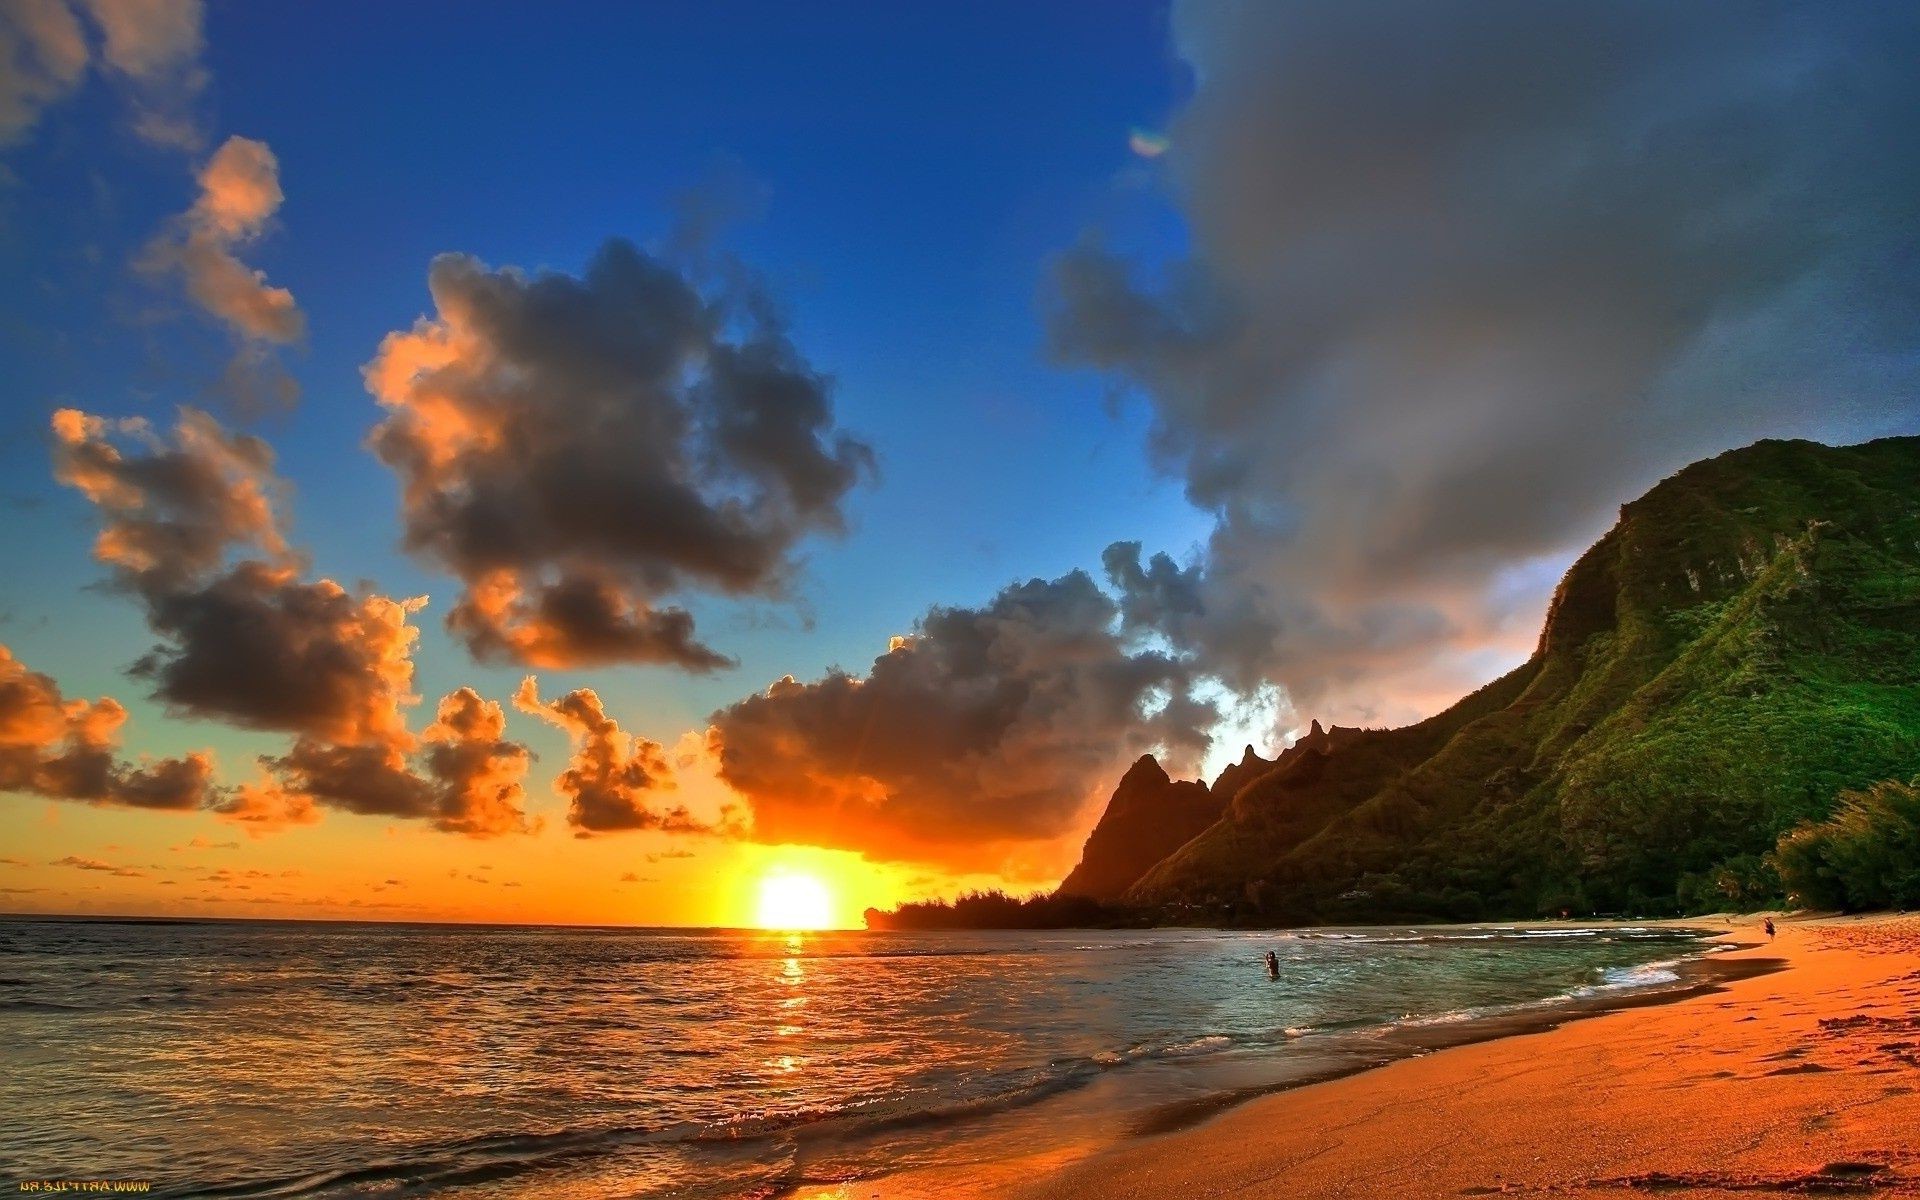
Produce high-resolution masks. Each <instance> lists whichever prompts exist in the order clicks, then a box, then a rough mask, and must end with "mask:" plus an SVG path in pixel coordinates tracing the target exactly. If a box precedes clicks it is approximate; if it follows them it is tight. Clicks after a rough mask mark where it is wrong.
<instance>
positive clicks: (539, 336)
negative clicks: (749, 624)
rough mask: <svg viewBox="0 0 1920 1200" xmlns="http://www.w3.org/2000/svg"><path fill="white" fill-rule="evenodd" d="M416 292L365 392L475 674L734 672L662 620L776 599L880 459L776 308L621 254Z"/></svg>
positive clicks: (457, 265)
mask: <svg viewBox="0 0 1920 1200" xmlns="http://www.w3.org/2000/svg"><path fill="white" fill-rule="evenodd" d="M428 286H429V288H430V290H431V291H432V294H433V300H434V305H435V309H436V315H435V316H433V317H432V318H422V319H421V320H419V321H418V322H417V323H416V324H415V325H414V327H413V328H412V329H410V330H406V331H402V332H396V333H392V334H389V335H388V336H387V337H386V339H385V340H384V341H383V342H382V343H381V346H380V350H379V353H378V354H377V355H376V356H375V357H374V359H373V361H372V362H370V363H369V364H368V365H367V367H366V370H365V375H366V381H367V387H368V389H369V391H371V392H372V394H373V395H374V397H375V398H376V399H378V400H379V402H380V403H381V404H382V405H383V406H385V407H386V409H387V410H388V415H387V417H386V419H385V420H384V421H383V422H382V423H381V424H380V426H379V427H378V428H377V429H376V430H375V431H374V433H373V436H372V439H371V444H372V447H373V449H374V451H375V453H376V454H378V455H379V457H380V459H381V461H383V462H385V463H386V464H387V465H388V466H389V467H391V468H392V469H393V471H394V472H395V473H396V474H397V475H398V476H399V478H400V481H401V483H402V485H403V492H402V497H403V499H402V511H403V515H404V518H405V523H406V535H405V544H406V547H407V549H408V550H409V551H411V552H413V553H414V554H416V555H419V556H421V557H422V558H424V559H426V560H428V561H430V562H433V563H435V564H437V565H439V566H441V567H444V568H446V569H447V570H449V571H451V572H452V573H453V574H454V575H456V576H457V577H459V578H460V579H461V581H462V582H463V583H464V585H465V589H466V590H465V593H464V594H463V595H462V597H461V598H460V600H459V602H458V603H457V604H456V605H455V606H454V607H453V609H452V610H451V612H450V613H449V615H448V626H449V628H450V629H451V630H452V631H453V632H454V634H455V635H456V636H458V637H460V638H461V639H462V640H464V641H465V643H466V644H467V646H468V647H469V649H470V650H471V651H472V652H473V654H474V655H475V656H476V657H478V658H480V659H483V660H488V661H511V662H518V663H522V664H526V665H531V666H544V667H562V666H578V665H585V664H596V663H614V662H638V663H665V664H671V665H673V666H677V667H680V668H683V669H685V670H689V671H694V672H708V671H713V670H715V669H718V668H720V667H723V666H727V665H729V663H730V661H731V660H729V659H727V658H726V657H725V656H724V655H722V654H720V653H719V652H718V651H716V650H714V649H712V648H711V647H708V646H707V645H705V644H704V643H702V642H701V641H700V640H699V639H698V638H697V636H696V635H695V632H694V627H693V618H692V617H691V616H690V615H689V614H688V612H687V611H686V610H685V609H684V608H681V607H677V606H674V605H672V604H668V603H665V602H667V601H668V600H670V599H671V598H673V597H678V596H682V595H686V594H689V593H714V594H720V595H730V596H740V595H779V594H781V593H782V592H783V590H784V588H785V587H786V585H787V582H788V578H789V576H790V574H791V571H792V566H793V563H792V554H793V551H794V549H795V547H796V545H797V544H798V542H799V541H800V540H801V539H802V538H803V537H804V536H805V535H807V534H809V533H814V532H820V533H828V534H835V533H839V532H841V531H842V530H843V529H844V527H845V515H844V513H843V511H842V504H843V502H844V500H845V498H846V496H847V494H848V492H849V491H850V490H851V489H852V487H853V486H854V484H855V483H856V482H857V481H858V480H859V478H860V477H861V475H862V474H863V473H864V472H866V471H868V470H869V469H870V468H871V466H872V461H873V459H872V453H871V451H870V450H868V448H867V447H866V446H865V445H863V444H862V443H860V442H858V441H856V440H855V439H854V438H852V437H851V436H849V435H848V434H846V433H844V432H841V431H839V430H837V429H836V428H835V427H834V425H833V411H832V405H831V402H830V398H829V393H830V383H829V381H828V380H827V379H826V378H825V377H824V376H822V375H820V374H819V373H818V372H817V371H815V370H814V369H813V368H812V367H811V366H810V365H809V364H808V363H807V362H806V361H805V360H804V359H803V358H802V357H801V356H800V354H799V352H798V351H797V350H796V349H795V348H794V346H793V345H792V343H791V342H790V341H789V340H788V339H787V337H786V335H785V332H784V331H783V329H782V328H781V326H780V324H779V322H778V320H777V319H776V318H775V317H774V315H773V313H772V311H771V308H770V306H769V305H767V304H766V303H765V301H764V299H763V298H762V297H759V296H757V295H753V294H748V295H746V296H744V297H740V298H727V297H722V298H709V297H708V296H705V295H703V294H702V293H701V292H700V291H699V290H698V288H696V286H695V284H694V282H693V281H692V280H691V279H690V278H688V277H687V276H685V275H683V274H681V273H680V272H679V271H677V270H675V269H674V268H673V267H671V266H669V265H668V264H667V263H665V262H662V261H660V260H657V259H654V258H651V257H649V256H648V255H646V254H644V253H642V252H641V251H640V250H638V249H636V248H635V247H634V246H633V245H631V244H630V243H627V242H624V241H618V240H615V241H609V242H608V243H607V244H606V245H605V246H603V247H602V248H601V249H600V251H599V253H598V254H596V255H595V256H594V258H593V260H592V261H591V262H590V263H589V264H588V266H587V269H586V271H585V273H584V274H583V275H581V276H580V277H578V278H576V277H573V276H570V275H565V274H560V273H557V272H542V273H538V274H533V275H529V274H526V273H524V272H521V271H519V270H516V269H513V268H504V269H500V270H493V269H490V268H488V267H486V266H484V265H482V264H481V263H480V262H478V261H477V260H475V259H473V258H470V257H468V256H466V255H459V254H448V255H442V256H440V257H439V258H437V259H435V260H434V262H433V266H432V268H431V270H430V271H429V273H428Z"/></svg>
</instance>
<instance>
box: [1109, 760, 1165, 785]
mask: <svg viewBox="0 0 1920 1200" xmlns="http://www.w3.org/2000/svg"><path fill="white" fill-rule="evenodd" d="M1156 777H1158V778H1159V779H1160V780H1162V781H1165V780H1166V779H1167V778H1168V776H1167V769H1166V768H1165V767H1163V766H1161V765H1160V760H1159V759H1157V758H1155V757H1154V756H1153V755H1151V754H1142V755H1141V756H1140V757H1139V758H1136V759H1134V760H1133V765H1132V766H1130V767H1128V768H1127V773H1126V774H1125V775H1122V776H1121V777H1120V786H1122V787H1125V786H1126V784H1127V781H1128V780H1133V779H1153V778H1156Z"/></svg>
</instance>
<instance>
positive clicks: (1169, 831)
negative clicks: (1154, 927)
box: [1059, 747, 1257, 900]
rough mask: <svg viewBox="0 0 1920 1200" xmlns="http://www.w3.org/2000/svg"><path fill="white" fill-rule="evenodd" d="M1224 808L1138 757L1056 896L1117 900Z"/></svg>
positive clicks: (1200, 787)
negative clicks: (1152, 867)
mask: <svg viewBox="0 0 1920 1200" xmlns="http://www.w3.org/2000/svg"><path fill="white" fill-rule="evenodd" d="M1247 753H1248V754H1249V755H1252V753H1253V751H1252V748H1251V747H1249V748H1248V751H1247ZM1256 757H1257V756H1256ZM1229 769H1231V768H1229ZM1223 807H1225V800H1224V799H1223V798H1221V797H1220V796H1219V795H1218V794H1217V793H1216V792H1215V791H1214V790H1213V789H1211V788H1209V787H1208V786H1207V785H1206V784H1204V783H1199V782H1193V781H1189V780H1177V781H1176V780H1172V779H1169V778H1168V777H1167V773H1166V771H1164V770H1162V769H1161V766H1160V763H1159V761H1158V760H1157V759H1155V758H1154V757H1153V755H1151V754H1148V755H1143V756H1142V757H1141V758H1140V759H1139V761H1137V762H1135V763H1134V764H1133V766H1131V767H1129V768H1128V769H1127V773H1126V774H1125V775H1123V776H1122V777H1121V779H1120V786H1119V787H1116V788H1115V789H1113V797H1112V798H1111V799H1109V800H1108V801H1107V809H1106V811H1105V812H1104V813H1102V814H1101V816H1100V823H1099V824H1098V825H1095V826H1094V828H1093V833H1092V835H1091V836H1089V837H1088V838H1087V844H1086V848H1085V849H1084V850H1082V851H1081V853H1080V864H1079V865H1078V866H1076V867H1074V869H1073V872H1072V873H1071V874H1070V875H1068V876H1067V877H1066V879H1065V880H1063V881H1062V882H1061V884H1060V889H1059V894H1060V895H1063V896H1085V897H1089V898H1091V899H1094V900H1117V899H1119V898H1120V896H1121V895H1122V894H1123V893H1125V892H1126V890H1127V889H1128V888H1129V887H1131V886H1133V884H1134V882H1135V881H1136V880H1138V879H1139V878H1140V876H1142V875H1144V874H1145V873H1146V871H1147V869H1148V868H1149V867H1151V866H1153V864H1155V863H1157V862H1159V861H1160V860H1161V859H1163V858H1165V857H1166V856H1167V855H1168V854H1169V853H1170V852H1172V851H1174V850H1177V849H1179V847H1180V846H1181V845H1182V844H1183V843H1185V842H1186V841H1187V840H1188V839H1190V838H1192V837H1193V835H1195V834H1197V833H1199V832H1200V831H1201V830H1203V829H1205V828H1207V827H1208V826H1209V825H1212V824H1213V823H1214V822H1215V821H1217V820H1219V818H1220V811H1221V809H1222V808H1223Z"/></svg>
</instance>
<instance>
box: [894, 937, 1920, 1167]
mask: <svg viewBox="0 0 1920 1200" xmlns="http://www.w3.org/2000/svg"><path fill="white" fill-rule="evenodd" d="M1730 936H1731V937H1732V939H1733V940H1736V941H1739V942H1741V943H1744V944H1745V946H1746V948H1744V949H1740V950H1737V951H1734V952H1731V953H1728V954H1723V955H1717V956H1715V959H1716V960H1717V961H1716V966H1715V967H1714V968H1712V969H1713V970H1715V971H1717V972H1721V973H1722V974H1724V975H1726V976H1729V977H1727V978H1723V979H1722V980H1721V981H1719V982H1709V981H1702V983H1703V984H1704V985H1705V986H1702V987H1700V988H1698V989H1696V990H1695V992H1694V994H1692V995H1689V996H1686V997H1684V998H1682V999H1680V1000H1678V1001H1676V1002H1673V1003H1670V1004H1664V1005H1659V1006H1642V1007H1630V1008H1626V1009H1623V1010H1620V1011H1615V1012H1611V1013H1607V1014H1605V1015H1601V1016H1596V1017H1593V1018H1592V1019H1589V1020H1580V1021H1573V1022H1570V1023H1567V1024H1563V1025H1560V1026H1558V1027H1557V1028H1552V1029H1547V1030H1543V1031H1536V1032H1528V1033H1517V1034H1513V1035H1511V1036H1505V1037H1501V1038H1498V1039H1497V1040H1493V1041H1482V1042H1478V1043H1476V1044H1472V1045H1463V1046H1455V1047H1452V1048H1448V1049H1441V1050H1438V1051H1437V1052H1434V1053H1430V1054H1426V1055H1424V1056H1422V1057H1417V1058H1410V1059H1404V1060H1402V1061H1399V1062H1396V1063H1392V1064H1390V1065H1388V1066H1385V1067H1382V1068H1379V1069H1378V1070H1373V1071H1368V1072H1365V1073H1362V1074H1358V1075H1352V1076H1348V1077H1346V1078H1342V1079H1336V1080H1331V1081H1328V1082H1324V1083H1317V1084H1311V1085H1308V1086H1305V1087H1301V1088H1298V1089H1295V1090H1291V1091H1287V1092H1283V1093H1280V1094H1277V1095H1270V1096H1265V1097H1262V1098H1260V1099H1257V1100H1253V1101H1250V1102H1248V1103H1246V1104H1242V1105H1239V1106H1237V1107H1234V1108H1231V1109H1229V1110H1227V1111H1225V1112H1222V1113H1220V1114H1218V1115H1217V1116H1213V1117H1212V1118H1211V1119H1207V1120H1204V1121H1202V1122H1201V1123H1199V1124H1195V1125H1192V1126H1190V1127H1187V1128H1183V1129H1178V1130H1175V1131H1172V1132H1168V1133H1164V1134H1158V1135H1152V1136H1146V1137H1139V1138H1133V1139H1130V1140H1127V1141H1124V1142H1122V1143H1120V1144H1118V1145H1115V1146H1112V1147H1110V1148H1108V1149H1105V1150H1102V1151H1099V1152H1097V1153H1095V1154H1093V1155H1091V1156H1089V1157H1084V1158H1080V1159H1078V1160H1077V1161H1073V1162H1070V1163H1065V1164H1062V1165H1060V1166H1059V1167H1058V1168H1057V1169H1054V1170H1044V1169H1043V1170H1041V1171H1039V1172H1038V1173H1037V1174H1028V1175H1027V1177H1026V1178H1025V1179H1023V1180H1018V1181H1009V1180H1006V1179H1004V1178H1002V1179H996V1180H993V1181H991V1182H989V1181H988V1180H985V1179H976V1180H975V1181H974V1183H975V1185H976V1186H973V1187H964V1186H963V1190H964V1191H966V1192H969V1193H974V1194H978V1193H980V1192H982V1191H986V1192H992V1193H995V1194H999V1195H1004V1196H1009V1197H1017V1198H1018V1200H1069V1198H1079V1197H1130V1198H1142V1200H1144V1198H1157V1197H1169V1198H1171V1197H1179V1198H1181V1200H1195V1198H1199V1197H1207V1198H1209V1200H1213V1198H1227V1197H1233V1198H1239V1197H1246V1198H1252V1197H1261V1198H1263V1200H1267V1198H1271V1197H1403V1196H1404V1197H1429V1196H1431V1197H1439V1196H1495V1195H1517V1196H1536V1195H1554V1196H1567V1195H1588V1194H1592V1195H1632V1194H1658V1195H1661V1196H1700V1197H1708V1196H1711V1197H1735V1196H1753V1195H1756V1194H1759V1195H1768V1194H1772V1195H1780V1194H1787V1195H1794V1194H1800V1195H1877V1196H1904V1195H1920V918H1912V917H1883V918H1869V919H1859V920H1828V921H1785V922H1782V923H1781V925H1780V936H1779V937H1778V938H1777V939H1776V940H1775V941H1774V942H1773V943H1772V944H1766V943H1765V939H1764V936H1763V935H1761V934H1760V932H1759V929H1758V921H1757V919H1755V920H1747V919H1742V920H1741V921H1740V922H1739V925H1738V928H1737V929H1735V930H1733V931H1731V935H1730ZM1768 959H1775V960H1781V965H1782V966H1784V968H1785V969H1782V970H1777V971H1771V972H1768V973H1760V974H1752V975H1749V976H1748V977H1746V978H1737V977H1731V976H1737V975H1739V974H1741V973H1742V969H1741V968H1740V967H1738V966H1734V965H1733V964H1739V963H1743V962H1745V963H1749V964H1753V966H1750V967H1748V968H1746V969H1747V970H1753V969H1756V968H1757V967H1758V966H1759V964H1761V963H1763V962H1764V961H1765V960H1768ZM1730 968H1731V969H1730ZM1040 1166H1041V1164H1038V1163H1033V1164H1028V1168H1029V1170H1032V1169H1034V1168H1039V1167H1040ZM950 1182H957V1181H950ZM863 1190H864V1189H863Z"/></svg>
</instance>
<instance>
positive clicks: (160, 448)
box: [53, 409, 531, 836]
mask: <svg viewBox="0 0 1920 1200" xmlns="http://www.w3.org/2000/svg"><path fill="white" fill-rule="evenodd" d="M53 432H54V473H55V476H56V477H57V478H58V479H59V480H60V481H61V482H62V483H65V484H67V485H69V486H71V487H73V488H75V489H76V490H78V491H79V492H80V493H81V494H82V495H84V496H86V497H87V498H88V499H89V500H91V501H92V502H93V504H94V505H95V507H96V508H97V510H98V512H99V515H100V522H101V531H100V534H99V537H98V538H97V539H96V541H95V544H94V552H95V556H96V557H97V558H99V560H100V561H101V562H102V563H105V564H106V565H107V566H108V567H109V568H111V569H112V572H113V583H114V585H115V586H116V587H117V588H119V589H121V590H122V591H124V592H126V593H127V594H129V595H131V596H133V597H134V598H135V599H137V600H138V601H139V602H140V603H141V605H142V607H143V608H144V609H145V612H146V617H147V624H148V626H149V627H150V628H151V629H152V630H153V632H154V633H155V634H157V635H159V637H160V639H161V641H160V643H159V644H158V645H157V646H155V647H154V648H153V650H152V651H151V652H149V653H148V654H146V655H144V656H143V657H142V658H140V659H139V660H138V661H137V662H136V663H135V664H134V665H133V673H134V674H135V675H136V676H138V677H140V678H143V679H147V680H149V681H151V682H152V683H153V685H154V695H155V697H156V698H157V699H159V700H161V701H162V702H164V703H165V704H166V705H167V706H168V707H169V708H170V709H172V710H174V711H176V712H178V713H181V714H183V715H191V716H202V717H213V718H217V719H219V720H222V721H225V722H227V723H229V724H233V725H238V726H241V727H244V728H249V729H265V730H278V731H283V732H287V733H291V734H293V735H295V740H294V743H293V745H292V747H291V748H290V749H289V750H288V751H287V752H286V753H284V754H281V755H273V756H268V757H266V758H264V759H263V760H262V767H263V769H264V778H263V780H262V781H260V782H256V783H250V784H247V785H244V786H242V787H240V788H239V789H237V790H236V791H235V792H234V793H233V794H232V795H230V796H226V797H223V798H222V800H221V802H220V804H219V805H218V809H219V811H220V812H221V813H222V814H223V815H225V816H227V817H229V818H230V819H232V820H235V821H237V822H240V823H242V824H245V825H248V826H251V827H253V828H255V829H272V828H280V827H283V826H285V825H289V824H303V823H307V822H310V821H312V820H315V819H317V816H318V811H317V807H316V806H325V807H332V808H338V809H342V810H345V811H348V812H356V813H363V814H379V815H386V816H396V817H407V818H415V819H421V820H426V821H430V822H431V823H432V824H433V825H434V826H435V827H436V828H439V829H443V830H447V831H449V832H458V833H467V834H472V835H475V836H491V835H494V834H499V833H506V832H510V831H521V830H528V829H530V828H531V827H530V826H529V825H528V823H527V821H526V819H525V817H524V815H523V814H522V812H521V811H520V809H519V807H518V805H519V801H520V799H521V787H520V779H521V777H522V776H523V775H524V774H525V771H526V766H527V759H528V755H527V752H526V749H525V747H523V746H521V745H519V744H518V743H515V742H510V741H507V740H505V737H504V733H505V728H506V723H505V716H504V714H503V712H502V711H501V708H500V706H499V705H498V704H497V703H494V702H491V701H487V700H484V699H482V698H481V697H480V696H479V695H478V694H477V693H475V692H474V691H473V690H472V689H469V688H462V689H459V690H457V691H455V692H453V693H451V694H449V695H448V696H446V697H445V698H444V699H442V701H441V702H440V707H439V712H438V716H437V719H436V720H435V721H434V723H433V724H432V725H431V726H429V727H428V729H427V730H426V731H425V733H424V734H423V735H420V736H416V735H414V734H413V733H412V732H411V731H410V730H409V729H408V726H407V717H406V710H407V709H408V708H409V707H411V706H412V705H414V704H416V703H417V702H418V697H417V696H415V695H414V694H413V647H414V643H415V641H416V640H417V639H418V637H419V630H418V629H417V628H416V627H415V626H413V625H412V624H411V623H410V620H409V618H410V617H411V615H412V614H413V613H415V612H417V611H419V609H420V608H421V607H422V606H424V604H425V603H426V601H425V598H424V597H419V598H413V599H394V598H392V597H388V596H383V595H380V594H378V593H375V592H371V591H365V590H361V591H349V590H348V589H347V588H345V587H343V586H341V585H340V584H339V583H336V582H335V581H333V580H331V579H324V578H322V579H309V578H306V577H305V576H306V572H307V565H306V563H305V561H304V558H303V557H302V556H301V555H300V554H299V553H297V552H296V551H295V550H294V549H292V548H291V547H290V546H289V545H288V542H287V539H286V536H285V534H284V532H283V530H282V527H281V518H280V512H279V510H280V507H281V505H282V504H283V503H284V500H285V497H286V492H287V489H286V487H285V485H284V484H283V483H282V482H281V481H280V479H279V478H278V476H277V475H276V474H275V473H274V469H273V453H272V450H271V449H270V448H269V447H268V446H267V445H266V443H265V442H263V441H261V440H260V439H258V438H254V437H248V436H245V435H238V434H233V433H230V432H228V431H227V430H225V429H223V428H222V427H221V426H220V424H219V423H218V422H217V421H215V420H214V419H213V418H212V417H210V416H208V415H207V414H205V413H202V412H198V411H195V410H193V409H183V410H182V411H181V414H180V419H179V422H178V423H177V424H176V426H175V427H174V429H173V431H172V434H171V436H170V437H169V436H165V435H162V434H161V433H160V432H158V431H156V430H155V429H154V428H153V427H152V426H151V425H149V424H148V423H147V422H145V421H143V420H140V419H129V420H122V421H109V420H106V419H104V418H101V417H97V416H91V415H89V414H86V413H81V412H78V411H75V410H72V409H63V410H61V411H60V412H58V413H56V414H55V415H54V418H53Z"/></svg>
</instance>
